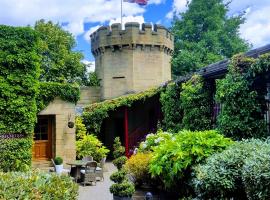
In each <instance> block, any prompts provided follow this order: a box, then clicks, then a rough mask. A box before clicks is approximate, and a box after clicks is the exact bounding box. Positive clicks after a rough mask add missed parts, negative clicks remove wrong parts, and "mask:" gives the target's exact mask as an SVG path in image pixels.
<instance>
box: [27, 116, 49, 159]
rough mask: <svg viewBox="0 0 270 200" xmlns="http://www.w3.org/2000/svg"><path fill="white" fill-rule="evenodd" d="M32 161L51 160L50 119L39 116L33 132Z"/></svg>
mask: <svg viewBox="0 0 270 200" xmlns="http://www.w3.org/2000/svg"><path fill="white" fill-rule="evenodd" d="M32 153H33V159H35V160H49V159H51V158H52V118H51V117H50V116H39V117H38V122H37V124H36V127H35V132H34V146H33V149H32Z"/></svg>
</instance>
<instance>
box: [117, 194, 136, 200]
mask: <svg viewBox="0 0 270 200" xmlns="http://www.w3.org/2000/svg"><path fill="white" fill-rule="evenodd" d="M113 200H132V197H120V196H117V195H113Z"/></svg>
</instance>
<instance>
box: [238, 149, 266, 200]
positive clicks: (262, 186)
mask: <svg viewBox="0 0 270 200" xmlns="http://www.w3.org/2000/svg"><path fill="white" fill-rule="evenodd" d="M242 180H243V183H244V186H245V192H246V194H247V197H248V199H250V200H253V199H260V200H267V199H269V197H270V144H268V145H263V146H262V147H260V149H258V150H256V151H253V152H252V153H251V156H249V157H248V158H247V159H246V160H245V164H244V166H243V170H242Z"/></svg>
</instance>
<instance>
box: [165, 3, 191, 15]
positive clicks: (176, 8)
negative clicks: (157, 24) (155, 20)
mask: <svg viewBox="0 0 270 200" xmlns="http://www.w3.org/2000/svg"><path fill="white" fill-rule="evenodd" d="M187 1H188V0H173V5H172V10H171V11H170V12H168V13H167V15H166V18H168V19H172V18H173V14H174V13H177V14H178V13H180V12H184V11H186V10H187Z"/></svg>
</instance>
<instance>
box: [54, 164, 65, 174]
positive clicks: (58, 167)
mask: <svg viewBox="0 0 270 200" xmlns="http://www.w3.org/2000/svg"><path fill="white" fill-rule="evenodd" d="M55 172H56V173H57V174H61V173H62V172H63V164H62V165H55Z"/></svg>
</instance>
